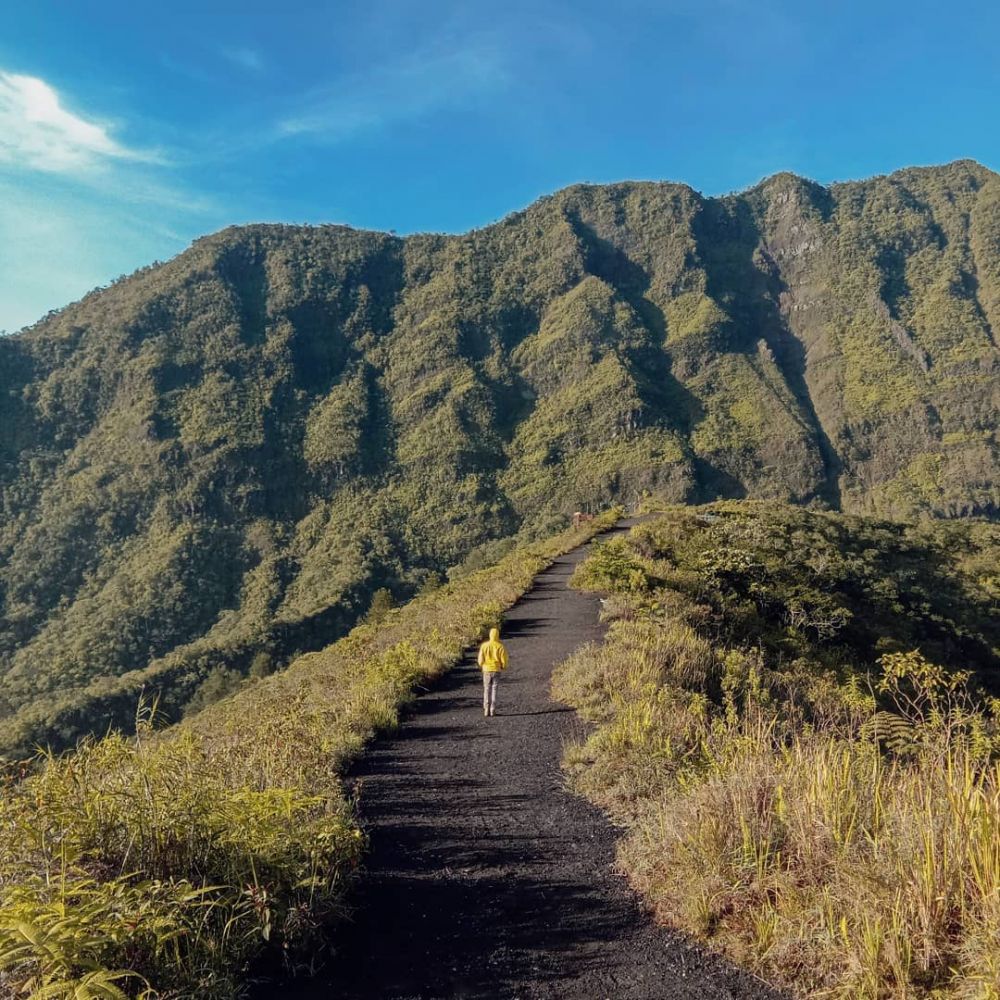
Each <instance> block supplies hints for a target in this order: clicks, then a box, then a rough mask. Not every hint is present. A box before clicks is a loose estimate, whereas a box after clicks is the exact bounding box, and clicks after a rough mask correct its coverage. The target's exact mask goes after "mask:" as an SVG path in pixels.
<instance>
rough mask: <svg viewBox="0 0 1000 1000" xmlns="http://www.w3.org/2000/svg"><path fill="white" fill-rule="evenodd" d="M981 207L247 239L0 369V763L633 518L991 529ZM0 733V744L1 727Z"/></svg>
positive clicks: (334, 231)
mask: <svg viewBox="0 0 1000 1000" xmlns="http://www.w3.org/2000/svg"><path fill="white" fill-rule="evenodd" d="M998 330H1000V177H998V176H997V175H995V174H993V173H991V172H990V171H988V170H986V169H984V168H983V167H981V166H979V165H977V164H975V163H971V162H959V163H955V164H951V165H949V166H946V167H940V168H927V169H913V170H905V171H901V172H900V173H897V174H894V175H892V176H890V177H884V178H877V179H875V180H870V181H864V182H858V183H850V184H840V185H835V186H833V187H831V188H823V187H820V186H818V185H816V184H813V183H811V182H809V181H806V180H802V179H801V178H797V177H794V176H791V175H778V176H776V177H773V178H770V179H769V180H767V181H765V182H763V183H762V184H760V185H759V186H757V187H756V188H754V189H753V190H751V191H748V192H745V193H743V194H740V195H734V196H731V197H726V198H721V199H706V198H702V197H701V196H699V195H698V194H697V193H695V192H694V191H692V190H691V189H690V188H687V187H684V186H682V185H676V184H654V183H634V184H618V185H611V186H606V187H574V188H570V189H568V190H565V191H562V192H560V193H558V194H556V195H553V196H551V197H548V198H545V199H542V200H541V201H540V202H538V203H536V204H535V205H533V206H531V207H530V208H529V209H527V210H526V211H524V212H520V213H518V214H515V215H513V216H510V217H509V218H508V219H505V220H504V221H503V222H501V223H499V224H497V225H495V226H491V227H488V228H486V229H482V230H478V231H475V232H472V233H469V234H467V235H464V236H415V237H410V238H407V239H397V238H395V237H392V236H388V235H383V234H377V233H366V232H358V231H354V230H350V229H345V228H342V227H333V226H329V227H290V226H252V227H246V228H240V229H231V230H226V231H224V232H222V233H219V234H217V235H214V236H210V237H207V238H205V239H202V240H199V241H198V242H197V243H195V244H194V246H193V247H192V248H191V249H190V250H189V251H187V252H186V253H184V254H182V255H180V256H179V257H178V258H176V259H175V260H173V261H171V262H169V263H167V264H163V265H158V266H156V267H153V268H148V269H146V270H144V271H142V272H139V273H137V274H136V275H133V276H132V277H130V278H128V279H125V280H123V281H121V282H119V283H117V284H116V285H114V286H113V287H110V288H107V289H103V290H98V291H95V292H93V293H91V294H90V295H89V296H87V297H86V298H85V299H84V300H83V301H81V302H80V303H77V304H76V305H73V306H70V307H69V308H67V309H65V310H63V311H61V312H60V313H58V314H54V315H51V316H49V317H47V318H46V319H44V320H43V321H42V322H41V323H39V324H38V325H36V326H35V327H33V328H31V329H29V330H27V331H25V332H23V333H21V334H19V335H17V336H14V337H8V338H5V339H3V340H0V713H6V714H7V715H8V716H9V718H8V720H7V722H6V723H4V724H3V726H5V727H6V728H5V733H6V735H4V733H0V744H2V743H3V742H6V743H7V745H10V746H20V745H23V743H24V740H25V739H28V738H33V737H37V736H52V735H53V734H54V735H55V737H56V739H57V740H58V739H63V740H65V739H69V738H71V737H72V736H73V735H75V734H76V733H78V732H80V731H83V730H86V729H87V728H88V727H90V726H92V725H95V724H98V725H103V724H104V719H105V718H106V717H107V716H108V715H109V714H110V715H111V716H112V717H114V718H116V719H119V720H121V719H122V718H123V717H126V716H127V715H128V714H129V713H131V712H132V711H133V710H134V703H135V696H136V693H137V692H138V691H139V690H140V689H142V688H143V686H145V688H146V689H147V690H150V689H156V690H159V691H162V692H164V694H165V704H166V706H167V707H168V709H170V710H173V711H175V710H178V709H179V708H180V706H181V705H182V704H183V703H184V701H185V700H186V699H187V698H188V697H190V695H191V693H192V691H193V690H194V689H195V688H196V687H197V685H198V684H199V683H200V682H201V680H203V679H204V677H205V676H206V674H207V673H208V672H209V671H211V670H213V669H217V668H218V667H219V666H221V665H225V666H227V667H230V668H232V669H237V670H245V669H246V667H247V664H248V662H249V660H250V658H251V657H252V655H253V654H254V652H256V651H259V650H261V649H267V650H269V651H270V652H271V653H272V654H273V656H274V657H275V658H276V659H278V660H280V659H281V658H282V657H283V656H284V655H287V653H289V652H290V651H292V650H294V649H301V648H308V647H310V646H314V645H317V644H319V643H322V642H325V641H327V640H328V639H329V638H331V637H332V636H333V635H334V634H336V633H337V632H338V631H340V630H341V629H342V628H343V627H345V626H346V625H347V624H349V623H350V622H351V621H353V620H354V619H355V618H356V616H357V614H358V613H359V612H360V611H361V610H363V609H364V607H365V606H366V604H367V601H368V598H369V596H370V594H371V592H372V591H373V589H374V588H376V587H379V586H390V587H391V588H393V589H394V590H396V591H397V592H398V593H400V594H403V593H405V592H407V591H410V590H412V589H414V588H415V587H417V586H419V585H420V583H421V580H422V579H423V578H424V576H426V574H427V573H428V572H430V571H431V570H440V569H442V568H444V567H446V566H449V565H452V564H454V563H457V562H459V561H461V560H462V559H463V558H464V557H465V556H466V555H467V554H468V553H469V552H470V551H472V550H473V549H475V548H476V547H477V546H482V545H483V544H484V543H489V542H490V540H491V539H497V538H500V537H502V536H505V535H507V534H510V533H511V532H513V531H516V530H518V529H519V528H526V529H527V530H541V529H543V528H544V527H546V526H547V525H548V524H549V523H550V522H551V521H552V520H553V519H554V518H555V517H557V516H558V515H561V514H565V513H567V512H570V511H572V510H574V509H577V508H579V507H582V506H585V505H587V504H602V503H606V502H608V501H610V500H615V499H624V500H631V499H633V498H635V497H636V496H637V495H639V494H640V493H642V492H643V491H647V490H648V491H651V492H653V493H656V494H659V495H662V496H663V497H666V498H669V499H672V500H688V501H694V500H704V499H709V498H712V497H715V496H759V497H774V498H781V499H788V500H793V501H796V502H802V503H817V504H823V505H829V506H834V507H840V508H842V509H845V510H852V511H857V512H868V513H873V514H884V515H894V516H908V515H911V514H915V513H929V514H933V515H937V516H960V515H986V516H994V515H995V514H996V513H997V511H998V509H1000V482H998V478H1000V477H998V462H997V440H996V430H997V427H996V424H997V420H996V414H997V412H998V402H1000V400H998V384H1000V380H998V378H997V374H998V365H1000V354H998V346H997V336H998V333H997V331H998ZM0 728H2V727H0Z"/></svg>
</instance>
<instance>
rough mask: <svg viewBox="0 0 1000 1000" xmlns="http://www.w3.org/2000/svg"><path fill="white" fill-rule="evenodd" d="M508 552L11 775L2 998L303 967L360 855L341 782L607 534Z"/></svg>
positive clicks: (209, 980)
mask: <svg viewBox="0 0 1000 1000" xmlns="http://www.w3.org/2000/svg"><path fill="white" fill-rule="evenodd" d="M617 516H618V515H617V513H609V514H607V515H605V516H604V517H602V518H601V519H599V520H598V521H596V522H594V523H592V524H591V525H588V526H587V528H586V529H585V530H582V531H575V532H572V531H571V532H565V533H563V534H561V535H558V536H555V537H554V538H552V539H550V540H549V541H547V542H544V543H538V544H534V545H531V546H527V547H522V548H519V549H517V550H515V551H514V552H513V553H511V554H510V555H508V556H507V557H506V558H504V559H503V560H502V561H501V562H499V563H498V564H497V565H496V566H494V567H492V568H490V569H486V570H483V571H480V572H478V573H475V574H473V575H471V576H468V577H466V578H464V579H462V580H461V581H460V582H457V583H454V584H448V585H446V586H444V587H442V588H440V589H438V590H436V591H434V592H433V593H431V594H429V595H426V596H424V597H421V598H418V599H417V600H415V601H413V602H412V603H411V604H409V605H407V606H406V607H404V608H402V609H399V610H396V611H392V612H390V613H389V614H388V615H387V616H386V618H385V620H384V621H383V622H381V623H380V624H378V625H374V624H367V625H362V626H359V627H358V628H356V629H355V630H354V631H353V632H352V633H351V634H350V635H348V636H347V637H346V638H344V639H343V640H341V641H340V642H338V643H335V644H334V645H333V646H330V647H328V648H327V649H325V650H323V651H321V652H318V653H313V654H309V655H307V656H303V657H301V658H300V659H299V660H297V661H296V662H295V663H294V664H292V665H291V666H290V667H289V668H288V670H287V671H285V672H284V673H281V674H278V675H275V676H273V677H270V678H267V679H266V680H262V681H260V682H258V683H255V684H254V685H252V686H250V687H248V688H245V689H243V690H242V691H241V692H240V693H238V694H237V695H235V696H234V697H232V698H230V699H228V700H226V701H223V702H220V703H218V704H216V705H213V706H211V707H210V708H208V709H206V710H205V711H203V712H201V713H199V714H198V715H197V716H195V717H194V718H193V719H192V720H190V721H188V722H185V723H184V724H182V725H180V726H177V727H174V728H173V729H169V730H165V731H160V732H157V731H156V727H155V718H153V715H154V713H153V712H152V711H147V712H146V717H145V718H144V719H143V720H141V724H140V725H139V727H138V734H137V735H136V737H135V738H125V737H124V736H121V735H115V734H112V735H110V736H108V737H106V738H105V739H101V740H90V741H87V742H86V743H84V744H83V745H81V746H80V747H79V748H78V749H77V750H76V751H75V752H74V753H71V754H67V755H64V756H60V757H56V756H49V757H46V758H44V759H43V760H42V761H41V762H40V766H39V767H38V768H37V773H33V774H26V773H25V772H24V769H23V768H18V767H10V768H8V770H7V772H6V773H5V774H4V779H3V780H4V788H3V794H2V795H0V995H3V996H11V997H36V998H39V1000H41V998H71V997H72V998H74V1000H87V998H121V997H125V996H144V997H169V996H198V997H204V998H213V997H219V998H223V997H231V996H234V995H236V994H238V992H239V991H240V983H241V981H242V980H243V979H244V978H245V975H246V971H247V969H248V967H249V966H250V964H251V963H252V962H253V960H254V959H255V958H257V957H258V956H260V954H261V953H262V951H263V950H265V949H266V948H268V947H271V948H273V949H275V950H277V951H279V952H281V953H283V954H284V955H285V956H286V957H287V958H288V960H289V961H290V962H294V961H295V960H296V956H297V955H300V956H308V954H309V952H310V951H311V949H312V948H313V947H314V946H315V944H316V942H317V939H318V936H319V935H318V932H319V930H320V929H321V928H322V927H324V925H326V924H328V923H329V922H330V921H331V919H333V918H335V917H336V916H338V914H340V913H341V912H342V911H343V908H344V905H345V902H344V897H345V889H346V886H347V884H348V882H349V878H350V876H351V875H352V873H353V872H354V871H355V869H356V868H357V866H358V862H359V860H360V858H361V856H362V852H363V849H364V843H363V837H362V834H361V831H360V830H359V829H358V827H357V825H356V824H355V822H354V819H353V816H352V812H351V808H350V803H349V800H348V797H347V796H346V795H345V791H344V789H343V787H342V784H341V780H340V775H341V773H342V771H343V768H344V766H345V764H346V763H347V762H348V761H349V760H350V759H351V758H352V757H353V756H354V755H356V754H357V753H358V752H359V750H360V749H361V748H362V747H363V746H364V744H365V742H366V741H367V740H369V739H370V738H371V737H372V736H373V735H374V734H376V733H377V732H379V731H380V730H383V729H386V728H390V727H392V726H394V725H395V724H396V723H397V722H398V718H399V711H400V708H401V706H402V705H403V704H405V703H406V701H407V700H409V699H410V698H411V697H412V696H413V694H414V692H415V690H416V689H418V688H419V686H420V685H422V684H425V683H428V682H429V681H431V680H432V679H433V678H435V677H436V676H438V675H440V674H441V673H442V672H444V671H445V670H447V669H448V668H449V667H450V666H452V665H453V664H455V663H456V662H457V661H458V659H459V658H460V657H461V655H462V652H463V650H464V649H465V648H466V647H467V646H468V645H470V644H471V643H472V642H474V641H475V640H476V639H477V638H479V637H480V636H481V635H482V634H483V633H484V631H485V630H486V629H487V628H488V627H489V626H491V625H493V624H497V623H498V622H499V621H500V619H501V618H502V615H503V612H504V610H505V609H506V608H508V607H510V605H512V604H513V603H514V602H515V601H516V600H517V599H518V598H519V597H520V596H521V594H523V593H524V591H525V590H527V588H528V587H529V586H530V584H531V581H532V579H533V578H534V576H535V575H536V574H537V573H538V572H539V570H541V569H542V568H543V567H544V566H545V565H546V564H547V563H548V562H550V561H551V560H552V559H553V558H555V557H556V556H558V555H560V554H561V553H563V552H565V551H567V550H569V549H570V548H572V547H574V546H575V545H578V544H580V543H581V542H582V541H584V540H585V539H586V538H587V537H589V536H590V535H592V534H594V533H596V532H597V531H600V530H603V529H604V528H606V527H608V526H610V524H611V523H613V522H614V520H615V519H616V518H617Z"/></svg>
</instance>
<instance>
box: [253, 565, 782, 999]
mask: <svg viewBox="0 0 1000 1000" xmlns="http://www.w3.org/2000/svg"><path fill="white" fill-rule="evenodd" d="M584 554H585V549H578V550H576V551H575V552H573V553H570V554H569V555H567V556H564V557H563V558H561V559H559V560H557V561H556V563H555V564H554V565H553V566H552V567H551V568H550V569H548V570H547V571H546V572H544V573H542V574H541V575H540V576H539V577H538V579H537V581H536V583H535V585H534V587H533V588H532V589H531V591H530V592H529V593H528V594H527V595H526V596H525V597H524V598H523V599H522V600H521V601H520V602H519V603H518V604H517V605H516V606H515V607H514V608H513V609H511V611H510V612H508V614H507V616H506V619H505V625H504V630H503V639H504V641H505V643H506V644H507V648H508V651H509V654H510V662H511V667H510V669H509V670H508V671H507V673H506V674H504V676H503V678H502V680H501V682H500V689H499V696H498V712H499V714H498V715H497V716H496V717H494V718H492V719H485V718H483V715H482V708H481V700H482V694H481V692H482V686H481V682H480V675H479V671H478V670H477V669H475V665H474V659H473V658H472V656H471V655H470V656H468V657H467V658H466V660H465V662H464V663H463V664H462V665H461V666H460V667H457V668H456V669H455V670H453V671H452V672H451V673H450V674H448V675H447V676H446V677H445V678H443V680H442V681H441V682H440V683H439V684H437V685H435V688H434V690H432V691H430V692H428V693H427V694H425V695H423V696H422V697H421V698H419V699H418V701H417V702H416V704H415V705H414V706H413V708H412V709H411V711H410V712H409V714H408V716H407V718H406V719H405V721H404V722H403V725H402V726H401V728H400V729H399V730H398V731H397V732H395V733H393V734H391V735H389V736H388V737H386V738H384V739H380V740H378V741H377V742H376V743H375V744H373V746H372V747H371V748H370V749H369V750H368V752H366V753H365V755H364V756H363V757H362V759H361V760H360V761H359V763H358V765H357V766H356V767H355V768H354V770H353V772H352V777H353V778H357V779H360V781H361V783H362V785H361V788H362V791H361V800H360V801H361V815H362V820H363V822H364V824H365V826H366V828H367V830H368V832H369V834H370V837H371V851H370V854H369V855H368V859H367V865H366V867H367V870H366V873H365V876H364V878H363V879H362V880H361V882H360V884H359V889H358V894H357V897H356V900H355V902H356V904H357V912H356V915H355V919H354V922H353V923H352V924H350V925H349V926H347V927H346V928H340V929H338V932H337V946H338V949H337V950H338V954H337V956H336V957H335V958H334V959H333V960H332V961H331V962H330V963H329V964H328V965H327V966H326V967H325V968H324V969H323V970H322V971H321V972H320V973H319V974H318V976H317V977H316V978H314V979H312V980H309V981H296V982H294V983H282V984H278V985H274V986H271V987H269V988H265V989H264V990H263V991H261V992H260V993H259V994H258V995H259V996H266V997H283V998H284V997H293V998H299V1000H319V998H324V1000H326V998H334V997H346V998H355V1000H360V998H365V1000H369V998H371V1000H374V998H396V1000H402V998H422V1000H425V998H438V997H470V998H471V997H496V998H515V997H517V998H525V1000H526V998H542V997H544V998H551V997H566V998H573V1000H576V998H582V1000H587V998H605V997H606V998H611V1000H632V998H634V1000H647V998H659V997H677V998H691V1000H695V998H698V1000H715V998H723V997H726V998H729V997H733V998H736V997H738V998H747V1000H751V998H753V1000H757V998H764V997H769V998H773V997H776V996H777V994H774V993H772V992H770V991H769V990H768V989H767V988H766V987H764V986H762V985H761V983H760V982H759V981H758V980H756V979H754V978H753V977H751V976H748V975H746V974H745V973H742V972H740V971H738V970H736V969H733V968H732V967H731V966H729V965H728V964H726V963H725V962H723V961H722V960H720V959H718V958H716V957H714V956H711V955H709V954H707V953H706V952H704V951H702V950H701V949H699V948H697V947H694V946H692V945H691V944H690V943H689V942H688V941H686V940H685V939H684V938H682V937H681V936H679V935H676V934H673V933H671V932H669V931H665V930H663V929H661V928H658V927H656V926H654V925H653V923H652V922H651V921H650V919H649V918H648V917H647V916H646V915H645V913H644V912H643V911H642V909H641V908H640V905H639V903H638V900H637V897H636V896H635V895H634V894H633V893H632V892H630V891H629V889H628V887H627V885H626V883H625V881H624V879H622V878H621V877H620V876H617V875H615V874H614V873H613V870H612V865H613V860H614V845H615V831H614V828H613V827H612V826H611V825H610V824H609V822H608V820H607V819H606V818H605V817H604V815H603V814H602V813H601V812H600V811H599V810H597V809H595V808H594V807H592V806H591V805H589V804H588V803H587V802H585V801H583V800H582V799H580V798H577V797H576V796H573V795H571V794H569V793H567V792H566V791H565V790H564V789H563V782H562V778H561V775H560V770H559V762H560V758H561V756H562V749H563V745H564V742H565V741H566V739H567V738H568V737H569V736H570V735H571V734H573V733H574V732H577V731H579V728H580V726H581V723H580V721H579V720H578V719H577V717H576V714H575V713H574V712H572V711H570V710H568V709H566V708H565V707H564V706H561V705H559V704H556V703H554V702H552V701H551V700H550V699H549V680H550V675H551V672H552V668H553V667H554V666H555V665H556V664H557V663H559V662H560V661H561V660H563V659H564V658H565V657H566V656H568V655H569V654H570V653H571V652H572V651H573V650H574V649H576V648H577V646H579V645H580V644H581V643H584V642H587V641H588V640H596V639H600V637H601V635H602V631H603V630H602V628H601V626H600V625H599V623H598V620H597V618H598V614H597V613H598V601H597V598H596V597H594V596H592V595H589V594H581V593H578V592H576V591H572V590H569V589H568V588H567V586H566V582H567V580H568V579H569V576H570V574H571V573H572V571H573V568H574V566H575V565H576V564H577V563H578V562H579V561H580V559H581V558H582V557H583V555H584Z"/></svg>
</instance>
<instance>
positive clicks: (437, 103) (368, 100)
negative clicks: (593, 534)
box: [275, 38, 508, 141]
mask: <svg viewBox="0 0 1000 1000" xmlns="http://www.w3.org/2000/svg"><path fill="white" fill-rule="evenodd" d="M507 82H508V70H507V65H506V59H505V56H504V53H503V51H502V49H501V47H500V46H498V45H496V44H494V43H493V42H491V40H489V39H485V38H483V39H476V40H465V41H463V42H462V43H461V44H458V45H450V46H449V45H442V44H439V45H437V46H435V47H433V48H429V49H424V50H422V51H420V52H417V53H415V54H414V55H412V56H409V57H407V58H404V59H400V60H399V61H398V62H395V63H391V64H385V65H383V66H380V67H377V68H375V69H374V70H373V71H372V72H370V73H368V74H364V75H358V76H355V77H353V78H351V79H348V80H346V81H344V82H342V83H341V84H339V85H337V86H336V87H333V88H328V89H325V90H321V91H317V92H315V93H313V94H312V95H310V96H308V97H307V98H306V100H305V101H304V102H303V106H302V108H301V109H300V110H298V111H297V112H295V113H294V114H290V115H286V116H285V117H284V118H282V119H281V120H280V121H279V122H278V125H277V129H276V134H275V137H276V138H282V137H286V136H296V135H303V134H312V135H316V136H320V137H323V138H326V139H329V140H335V141H336V140H343V139H347V138H349V137H350V136H352V135H355V134H356V133H358V132H361V131H365V130H370V129H378V128H381V127H384V126H386V125H389V124H391V123H393V122H398V121H404V120H407V119H412V118H418V117H420V116H421V115H424V114H428V113H430V112H433V111H436V110H439V109H441V108H445V107H456V106H459V105H462V104H465V103H468V102H469V101H471V100H473V99H475V98H477V97H481V96H482V95H484V94H486V93H489V92H492V91H495V90H498V89H500V88H502V87H504V86H505V85H506V84H507Z"/></svg>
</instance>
